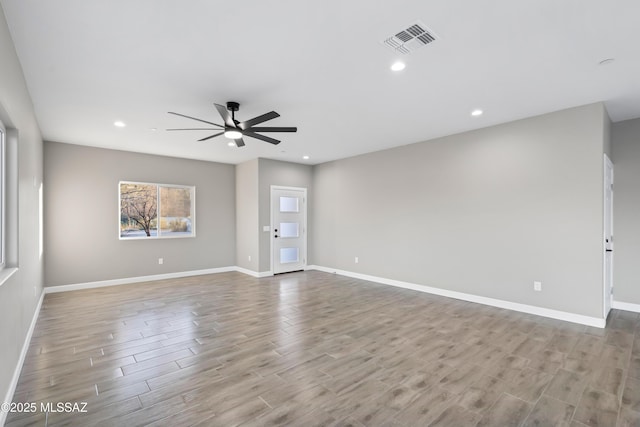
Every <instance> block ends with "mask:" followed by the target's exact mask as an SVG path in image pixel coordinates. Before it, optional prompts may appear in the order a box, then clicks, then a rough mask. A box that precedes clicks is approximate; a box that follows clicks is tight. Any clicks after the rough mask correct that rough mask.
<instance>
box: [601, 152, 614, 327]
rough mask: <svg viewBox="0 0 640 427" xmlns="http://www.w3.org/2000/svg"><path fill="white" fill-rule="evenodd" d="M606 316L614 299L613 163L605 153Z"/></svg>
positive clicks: (604, 279)
mask: <svg viewBox="0 0 640 427" xmlns="http://www.w3.org/2000/svg"><path fill="white" fill-rule="evenodd" d="M603 246H604V263H603V266H604V268H603V271H604V273H603V274H604V277H603V281H604V318H605V319H606V318H607V316H608V314H609V311H610V310H611V300H612V299H613V163H611V160H610V159H609V157H608V156H607V155H606V154H605V155H604V245H603Z"/></svg>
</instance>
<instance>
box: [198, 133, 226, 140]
mask: <svg viewBox="0 0 640 427" xmlns="http://www.w3.org/2000/svg"><path fill="white" fill-rule="evenodd" d="M223 134H224V132H220V133H216V134H213V135H211V136H208V137H206V138H202V139H199V140H198V142H200V141H206V140H207V139H211V138H215V137H216V136H220V135H223Z"/></svg>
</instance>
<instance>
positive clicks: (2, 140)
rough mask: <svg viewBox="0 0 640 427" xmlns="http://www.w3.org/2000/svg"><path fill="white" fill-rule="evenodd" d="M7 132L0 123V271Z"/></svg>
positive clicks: (3, 243) (3, 244)
mask: <svg viewBox="0 0 640 427" xmlns="http://www.w3.org/2000/svg"><path fill="white" fill-rule="evenodd" d="M6 146H7V131H6V128H5V127H4V124H3V123H2V121H0V271H1V270H4V269H5V267H6V266H7V256H6V253H7V252H6V249H7V244H6V241H7V227H6V218H7V212H6V207H7V203H6V200H7V156H6Z"/></svg>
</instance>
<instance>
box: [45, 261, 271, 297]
mask: <svg viewBox="0 0 640 427" xmlns="http://www.w3.org/2000/svg"><path fill="white" fill-rule="evenodd" d="M230 271H237V272H238V273H243V274H247V275H249V276H253V277H258V278H260V277H269V276H273V272H272V271H260V272H258V271H253V270H248V269H246V268H242V267H238V266H229V267H218V268H208V269H205V270H192V271H180V272H177V273H166V274H154V275H151V276H138V277H126V278H123V279H113V280H100V281H97V282H86V283H74V284H72V285H58V286H46V287H45V288H44V293H46V294H55V293H57V292H69V291H77V290H80V289H94V288H103V287H105V286H118V285H130V284H133V283H142V282H152V281H154V280H164V279H179V278H181V277H190V276H202V275H204V274H216V273H228V272H230Z"/></svg>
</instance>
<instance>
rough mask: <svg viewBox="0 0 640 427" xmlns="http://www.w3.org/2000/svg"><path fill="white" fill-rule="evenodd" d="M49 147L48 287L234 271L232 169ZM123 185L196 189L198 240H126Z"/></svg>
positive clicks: (48, 144) (88, 149)
mask: <svg viewBox="0 0 640 427" xmlns="http://www.w3.org/2000/svg"><path fill="white" fill-rule="evenodd" d="M44 145H45V147H44V153H45V156H44V158H45V162H44V173H45V214H44V218H45V235H44V242H45V278H46V285H47V286H56V285H67V284H76V283H87V282H95V281H102V280H111V279H122V278H131V277H139V276H148V275H154V274H166V273H177V272H187V271H195V270H203V269H210V268H216V267H228V266H233V265H235V253H236V243H235V234H236V222H235V221H236V212H235V204H236V201H235V194H236V190H235V185H236V184H235V166H234V165H228V164H222V163H213V162H204V161H197V160H187V159H177V158H170V157H162V156H153V155H148V154H138V153H131V152H123V151H116V150H106V149H101V148H93V147H85V146H78V145H71V144H61V143H56V142H46V143H45V144H44ZM119 181H139V182H152V183H159V184H178V185H195V187H196V214H195V216H196V237H194V238H173V239H142V240H120V239H119V238H118V236H119V199H118V183H119ZM158 258H163V259H164V264H162V265H159V264H158Z"/></svg>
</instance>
